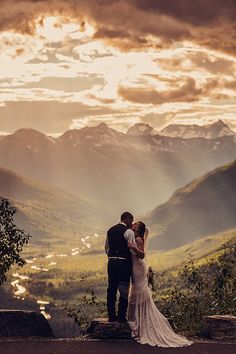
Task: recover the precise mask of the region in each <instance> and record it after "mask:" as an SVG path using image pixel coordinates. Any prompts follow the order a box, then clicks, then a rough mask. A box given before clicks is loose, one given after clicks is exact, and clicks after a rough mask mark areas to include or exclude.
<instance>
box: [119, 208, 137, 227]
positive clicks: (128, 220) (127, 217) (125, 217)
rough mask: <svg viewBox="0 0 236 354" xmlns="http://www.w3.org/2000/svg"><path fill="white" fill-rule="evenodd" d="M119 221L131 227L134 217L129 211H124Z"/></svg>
mask: <svg viewBox="0 0 236 354" xmlns="http://www.w3.org/2000/svg"><path fill="white" fill-rule="evenodd" d="M120 221H121V222H123V223H124V224H126V225H127V226H128V227H129V228H131V226H132V223H133V221H134V217H133V215H132V214H131V213H129V212H128V211H125V212H124V213H123V214H121V217H120Z"/></svg>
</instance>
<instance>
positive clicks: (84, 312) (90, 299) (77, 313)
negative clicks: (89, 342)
mask: <svg viewBox="0 0 236 354" xmlns="http://www.w3.org/2000/svg"><path fill="white" fill-rule="evenodd" d="M65 310H66V311H67V315H68V317H70V318H73V319H74V321H75V323H76V324H77V325H78V326H79V327H80V329H81V332H82V333H85V332H86V329H87V328H88V326H89V324H90V322H91V320H92V319H93V318H96V317H101V316H104V315H105V314H106V303H105V302H104V301H102V300H101V299H100V298H99V297H98V296H97V295H96V294H95V291H94V289H93V287H92V286H90V287H89V288H88V289H87V290H86V291H85V293H84V295H83V296H82V298H81V300H80V302H79V303H78V304H77V306H76V310H75V309H74V308H72V307H66V308H65Z"/></svg>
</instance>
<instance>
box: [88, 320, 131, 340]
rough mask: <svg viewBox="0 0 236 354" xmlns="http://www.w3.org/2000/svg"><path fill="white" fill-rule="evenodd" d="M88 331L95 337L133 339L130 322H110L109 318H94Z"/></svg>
mask: <svg viewBox="0 0 236 354" xmlns="http://www.w3.org/2000/svg"><path fill="white" fill-rule="evenodd" d="M87 333H88V334H89V336H90V337H91V338H94V339H131V331H130V328H129V325H128V323H119V322H108V320H107V318H97V319H95V320H93V321H92V322H91V325H90V327H89V328H88V330H87Z"/></svg>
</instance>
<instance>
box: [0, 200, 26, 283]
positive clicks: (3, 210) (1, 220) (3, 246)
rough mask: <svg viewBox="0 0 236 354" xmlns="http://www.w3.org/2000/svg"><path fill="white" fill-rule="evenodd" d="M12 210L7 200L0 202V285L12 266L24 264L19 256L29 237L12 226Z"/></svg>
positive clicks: (13, 209) (13, 211)
mask: <svg viewBox="0 0 236 354" xmlns="http://www.w3.org/2000/svg"><path fill="white" fill-rule="evenodd" d="M15 213H16V208H14V207H13V206H12V205H11V204H10V202H9V201H8V200H7V199H2V200H1V202H0V285H1V284H2V283H3V282H4V281H5V280H6V273H7V272H8V271H9V269H10V268H11V266H12V265H14V264H17V265H18V266H20V267H22V266H23V265H24V264H25V261H24V259H23V258H22V257H21V256H20V253H21V252H22V250H23V247H24V245H26V244H27V243H28V241H29V238H30V235H28V234H26V233H25V232H24V230H21V229H19V228H18V227H17V226H16V225H15V224H14V220H13V217H14V214H15Z"/></svg>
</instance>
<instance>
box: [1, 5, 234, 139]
mask: <svg viewBox="0 0 236 354" xmlns="http://www.w3.org/2000/svg"><path fill="white" fill-rule="evenodd" d="M0 5H1V6H0V132H1V133H2V134H4V133H10V132H14V131H15V130H17V129H20V128H24V127H30V128H33V129H37V130H39V131H41V132H44V133H46V134H55V135H57V134H60V133H62V132H64V131H66V130H68V129H80V128H82V127H84V126H93V125H97V124H99V123H101V122H104V123H107V124H108V125H109V126H111V127H112V128H114V129H117V130H120V131H126V130H127V129H128V128H129V127H130V126H131V125H133V124H135V123H147V124H150V125H152V126H153V127H154V128H156V129H161V128H163V127H164V126H166V125H168V124H171V123H175V124H176V123H184V124H193V123H195V124H208V123H211V122H214V121H215V120H218V119H222V120H224V121H225V122H226V123H228V124H229V125H230V126H231V127H232V128H235V129H236V101H235V98H236V35H235V33H236V1H235V0H207V1H206V0H191V1H190V0H178V1H177V0H125V1H117V0H116V1H113V0H109V1H108V0H86V1H85V0H63V1H62V0H24V1H23V0H0Z"/></svg>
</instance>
